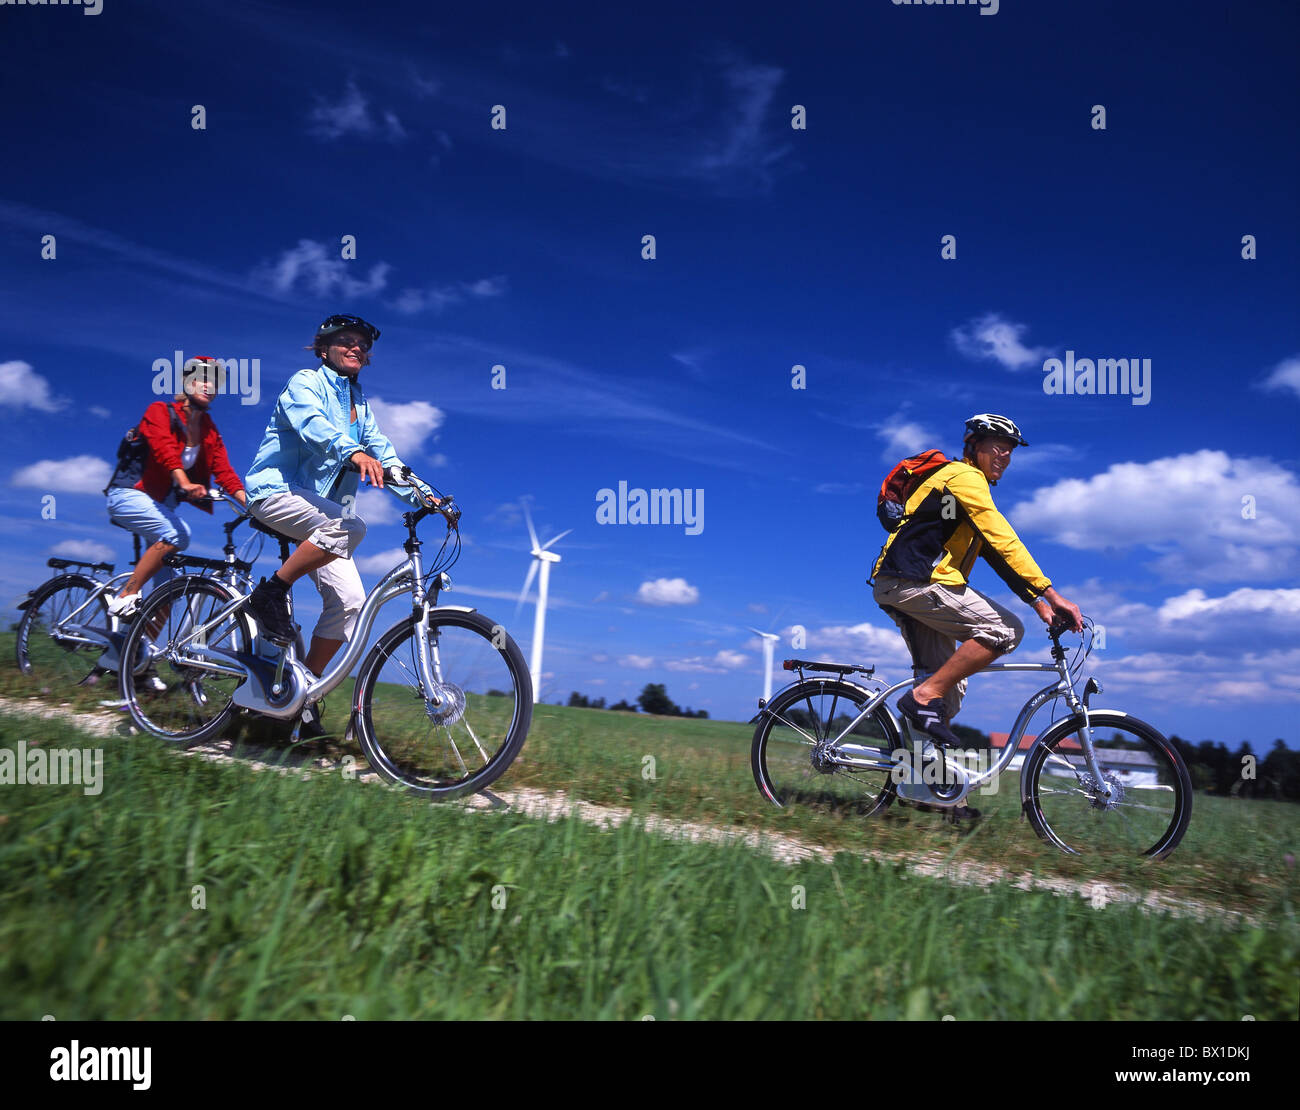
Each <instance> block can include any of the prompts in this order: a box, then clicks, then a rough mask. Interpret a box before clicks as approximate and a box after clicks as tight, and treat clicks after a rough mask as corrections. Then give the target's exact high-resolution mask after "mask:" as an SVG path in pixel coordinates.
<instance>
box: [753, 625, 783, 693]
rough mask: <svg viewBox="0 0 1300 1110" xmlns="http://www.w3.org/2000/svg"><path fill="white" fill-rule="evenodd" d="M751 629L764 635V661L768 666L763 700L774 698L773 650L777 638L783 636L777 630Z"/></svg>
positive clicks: (756, 634) (764, 681) (757, 633)
mask: <svg viewBox="0 0 1300 1110" xmlns="http://www.w3.org/2000/svg"><path fill="white" fill-rule="evenodd" d="M750 631H751V632H752V633H754V635H755V636H762V637H763V662H764V664H765V665H766V667H767V675H766V677H765V678H764V679H763V700H764V701H771V700H772V650H773V648H774V647H775V645H776V642H777V640H779V639H780V638H781V637H780V636H778V635H777V634H776V633H775V632H760V631H759V630H758V629H757V628H751V629H750Z"/></svg>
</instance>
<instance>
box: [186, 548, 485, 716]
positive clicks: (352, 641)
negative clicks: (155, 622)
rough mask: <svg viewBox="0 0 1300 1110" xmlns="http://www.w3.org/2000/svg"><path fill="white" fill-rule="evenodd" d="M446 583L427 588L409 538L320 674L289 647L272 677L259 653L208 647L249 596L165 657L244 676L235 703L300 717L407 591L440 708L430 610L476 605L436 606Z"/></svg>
mask: <svg viewBox="0 0 1300 1110" xmlns="http://www.w3.org/2000/svg"><path fill="white" fill-rule="evenodd" d="M450 585H451V579H449V578H448V577H447V576H446V574H438V575H437V576H436V577H435V578H434V580H433V583H432V586H431V588H430V589H429V590H426V589H425V586H424V572H423V564H422V560H421V557H420V552H419V549H418V541H415V542H414V543H412V542H411V541H408V543H407V559H406V561H405V562H403V563H399V564H398V565H397V566H395V567H394V568H393V569H392V570H390V571H389V572H388V573H387V574H385V575H384V577H383V578H381V579H380V580H379V582H378V583H377V584H376V585H375V586H374V587H373V588H372V589H371V590H370V592H369V593H368V594H367V595H366V600H365V602H364V603H363V604H362V606H361V612H360V613H358V615H357V621H356V626H355V627H354V629H353V631H352V636H351V637H350V638H349V640H348V642H347V646H346V647H345V649H344V651H343V652H342V653H341V654H340V655H338V656H336V657H335V658H334V660H333V661H332V662H331V663H330V665H329V666H328V667H327V668H326V669H325V672H324V673H323V674H322V675H321V676H320V677H319V678H317V677H316V676H314V675H313V674H312V673H311V672H310V671H308V670H307V668H306V666H305V665H304V664H303V663H302V662H301V661H300V660H298V659H297V658H296V652H295V650H294V648H293V645H287V646H285V647H284V648H282V649H281V651H280V653H279V657H278V659H277V661H276V666H275V671H274V677H272V676H271V675H269V674H267V673H265V672H266V670H267V668H268V667H269V663H268V661H267V660H266V659H264V658H263V657H262V656H260V655H259V656H249V655H244V654H241V653H239V652H235V651H226V650H224V649H222V648H215V647H211V646H210V645H208V644H206V643H205V642H204V640H205V638H206V637H207V635H208V633H209V632H211V631H212V630H213V629H214V628H216V627H218V626H219V625H220V624H221V623H222V622H223V621H225V620H226V619H227V618H228V617H231V616H234V615H236V614H237V613H239V611H240V610H242V609H243V607H244V605H245V603H246V602H247V600H248V595H247V594H245V595H242V596H240V597H238V598H235V599H234V600H232V601H230V602H228V603H227V604H226V605H224V606H222V607H221V609H219V610H218V611H217V612H216V613H215V614H214V615H213V616H212V617H210V618H209V619H208V620H206V621H204V622H203V623H202V624H201V625H199V626H198V627H196V628H194V629H192V630H191V631H189V632H188V633H184V632H183V633H182V634H181V635H180V636H179V637H178V638H177V640H176V641H175V642H173V643H172V644H169V645H168V651H167V656H168V658H173V659H174V660H175V662H177V663H179V664H181V665H182V666H192V667H194V668H195V669H196V670H210V671H213V672H216V673H219V674H225V675H230V676H233V677H241V678H244V679H245V680H246V681H244V682H242V683H240V685H239V687H238V688H237V689H236V691H235V695H234V704H235V705H237V706H239V707H240V708H243V709H249V710H252V711H253V712H256V713H260V714H262V715H264V716H267V717H275V718H278V719H281V720H287V719H289V718H293V717H298V716H301V714H302V710H303V708H304V707H305V706H307V705H309V704H313V703H315V702H318V701H320V700H321V699H322V698H324V697H325V696H326V695H327V694H329V693H330V692H331V691H332V690H333V689H334V688H335V687H337V686H338V685H339V684H340V683H341V682H342V681H343V680H344V679H345V678H346V677H347V676H348V675H349V674H350V673H351V672H352V668H353V667H354V666H356V664H357V662H358V661H359V660H360V658H361V655H362V653H363V652H364V651H365V649H366V645H367V643H368V641H369V639H370V633H371V631H372V629H373V628H374V624H375V618H376V617H377V616H378V614H379V610H380V609H382V608H383V607H384V606H385V605H387V604H388V603H389V602H390V601H392V600H394V599H395V598H397V597H400V596H401V595H403V594H407V593H410V594H413V595H414V596H413V598H412V603H411V611H412V615H413V616H415V617H416V618H417V622H418V625H419V628H420V632H421V635H420V636H418V637H416V662H417V665H418V668H419V676H420V681H421V682H422V683H423V684H424V685H425V688H426V692H427V697H428V700H429V702H430V703H431V704H433V705H434V706H438V705H441V704H442V699H441V698H439V697H438V694H437V691H438V690H439V689H440V687H441V685H442V684H441V681H440V680H439V679H438V677H437V675H438V673H439V672H440V670H441V665H440V663H439V661H438V658H437V648H436V646H431V645H430V644H429V643H428V633H429V614H430V613H431V612H432V611H433V610H434V609H440V610H442V611H448V610H450V611H455V612H461V613H472V612H474V609H473V608H472V607H469V606H463V605H442V606H439V605H438V593H439V591H441V590H443V589H447V588H449V587H450ZM245 619H247V618H246V617H245ZM250 623H251V621H250ZM254 634H255V629H254ZM181 653H184V658H176V657H177V656H180V655H181ZM286 676H287V681H286Z"/></svg>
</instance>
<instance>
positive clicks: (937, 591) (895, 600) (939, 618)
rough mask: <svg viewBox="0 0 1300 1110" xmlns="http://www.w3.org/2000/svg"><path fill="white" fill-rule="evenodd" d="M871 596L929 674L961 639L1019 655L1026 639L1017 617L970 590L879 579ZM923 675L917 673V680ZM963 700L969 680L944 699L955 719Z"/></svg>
mask: <svg viewBox="0 0 1300 1110" xmlns="http://www.w3.org/2000/svg"><path fill="white" fill-rule="evenodd" d="M873 596H874V597H875V599H876V604H877V605H879V606H880V607H881V608H882V609H883V610H884V611H885V612H886V613H888V614H889V616H890V617H891V618H892V619H893V622H894V623H895V624H896V625H898V628H899V631H901V632H902V634H903V640H904V641H905V642H906V644H907V648H908V650H909V651H910V652H911V653H912V663H913V664H914V665H915V667H916V669H917V670H918V671H921V672H924V673H925V674H933V673H934V672H935V671H937V670H938V669H939V668H940V667H942V666H943V665H944V664H945V663H946V662H947V661H948V660H949V659H951V658H952V655H953V653H954V652H955V651H956V650H957V642H958V641H959V640H960V641H962V642H963V643H964V642H965V641H966V640H974V641H975V642H976V643H979V644H983V645H984V646H985V647H986V648H990V649H992V650H993V651H996V652H999V653H1002V654H1005V653H1006V652H1009V651H1015V649H1016V648H1017V647H1018V646H1019V644H1020V641H1021V639H1022V638H1023V637H1024V635H1025V626H1024V625H1023V624H1021V623H1020V621H1019V619H1018V618H1017V617H1016V616H1015V614H1014V613H1012V612H1010V610H1008V609H1004V608H1003V607H1002V606H1001V605H999V604H998V603H997V602H995V601H990V600H989V599H988V598H987V597H985V596H984V595H983V594H982V593H980V592H979V591H978V590H975V589H973V588H971V587H970V586H945V585H943V584H942V583H939V582H914V581H911V580H909V579H906V578H887V577H879V578H877V579H876V586H875V592H874V595H873ZM922 677H923V675H918V676H917V680H916V681H917V682H920V681H921V679H922ZM914 685H915V684H914ZM965 696H966V680H965V679H962V680H961V681H960V682H959V683H957V685H956V686H954V687H953V688H952V689H951V690H949V691H948V693H947V694H945V695H944V698H943V706H944V710H945V712H947V714H948V716H949V717H950V718H952V717H955V716H956V715H957V711H958V710H959V709H960V708H961V703H962V698H964V697H965Z"/></svg>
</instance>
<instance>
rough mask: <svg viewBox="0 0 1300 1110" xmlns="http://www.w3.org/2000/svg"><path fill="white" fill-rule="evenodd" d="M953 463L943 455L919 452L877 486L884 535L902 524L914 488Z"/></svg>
mask: <svg viewBox="0 0 1300 1110" xmlns="http://www.w3.org/2000/svg"><path fill="white" fill-rule="evenodd" d="M952 461H953V460H952V459H950V458H948V457H947V456H945V455H944V453H943V452H942V451H939V450H933V451H922V452H921V453H920V454H919V455H913V456H912V457H911V458H908V459H904V460H903V461H902V462H900V463H899V464H898V465H897V466H896V467H894V469H893V470H891V471H890V472H889V473H888V474H887V475H886V476H885V480H884V481H883V482H881V483H880V496H879V497H877V498H876V516H877V518H879V520H880V526H881V527H882V528H884V530H885V531H886V532H895V531H897V530H898V526H899V525H900V524H902V523H903V516H904V507H905V506H906V505H907V502H908V499H909V498H910V497H911V496H912V494H914V493H915V492H916V489H917V487H918V486H919V485H920V484H921V483H922V482H924V481H925V480H926V478H928V477H929V476H930V475H931V474H933V473H934V472H935V471H936V470H938V469H939V468H940V467H943V466H947V465H948V464H949V463H950V462H952Z"/></svg>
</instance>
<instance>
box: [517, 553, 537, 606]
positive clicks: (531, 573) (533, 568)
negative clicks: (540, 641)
mask: <svg viewBox="0 0 1300 1110" xmlns="http://www.w3.org/2000/svg"><path fill="white" fill-rule="evenodd" d="M536 574H537V560H536V559H534V560H533V561H532V564H531V565H530V566H529V568H528V574H527V576H526V577H525V578H524V588H523V589H522V590H520V591H519V600H518V601H516V602H515V615H516V616H518V615H519V610H520V609H522V608H523V606H524V599H525V598H527V597H528V589H529V587H530V586H532V584H533V578H534V577H535V576H536Z"/></svg>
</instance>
